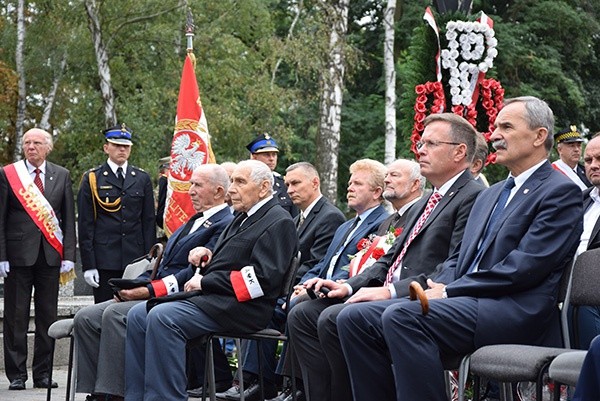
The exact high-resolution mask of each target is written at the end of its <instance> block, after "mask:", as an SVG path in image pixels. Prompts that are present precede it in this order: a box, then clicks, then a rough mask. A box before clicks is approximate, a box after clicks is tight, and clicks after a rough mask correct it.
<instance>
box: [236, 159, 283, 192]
mask: <svg viewBox="0 0 600 401" xmlns="http://www.w3.org/2000/svg"><path fill="white" fill-rule="evenodd" d="M237 168H249V169H250V179H251V180H252V181H253V182H254V183H255V184H256V185H260V184H261V183H262V182H263V181H269V185H270V186H271V187H272V186H273V182H274V179H273V172H272V171H271V169H270V168H269V166H267V165H266V164H265V163H263V162H260V161H258V160H243V161H241V162H239V163H238V165H237Z"/></svg>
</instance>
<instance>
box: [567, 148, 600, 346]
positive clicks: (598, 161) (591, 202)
mask: <svg viewBox="0 0 600 401" xmlns="http://www.w3.org/2000/svg"><path fill="white" fill-rule="evenodd" d="M583 161H584V164H585V173H586V175H587V177H588V179H589V181H590V182H591V183H592V185H593V186H592V187H591V188H589V189H587V190H585V191H583V210H584V214H583V232H582V233H581V237H580V239H579V240H580V242H579V247H578V248H577V255H579V254H581V253H583V252H585V251H587V250H588V249H595V248H598V247H600V192H599V190H600V136H595V137H594V138H592V139H591V140H590V141H589V142H588V144H587V146H586V147H585V154H584V157H583ZM569 321H570V322H572V319H569ZM577 325H578V329H579V335H578V338H577V340H576V341H573V339H574V337H573V336H574V332H571V333H570V334H571V339H572V342H571V344H572V345H576V346H577V348H580V349H588V347H589V346H590V342H591V341H592V339H593V338H594V337H596V336H597V335H599V334H600V308H598V307H597V306H581V307H580V308H579V312H578V314H577Z"/></svg>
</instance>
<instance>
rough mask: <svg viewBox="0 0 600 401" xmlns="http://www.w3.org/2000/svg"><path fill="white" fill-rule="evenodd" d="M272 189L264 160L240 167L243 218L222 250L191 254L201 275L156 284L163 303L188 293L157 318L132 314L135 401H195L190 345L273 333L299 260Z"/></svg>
mask: <svg viewBox="0 0 600 401" xmlns="http://www.w3.org/2000/svg"><path fill="white" fill-rule="evenodd" d="M272 187H273V174H272V173H271V170H270V169H269V167H268V166H266V165H265V164H264V163H262V162H259V161H256V160H245V161H242V162H240V163H239V164H238V165H237V167H236V169H235V170H234V172H233V174H232V176H231V185H230V187H229V195H230V198H231V201H232V204H233V207H234V208H235V210H236V212H238V214H237V216H236V218H235V219H234V220H233V222H232V223H231V224H230V225H229V226H228V227H227V228H226V229H225V231H224V232H223V234H221V236H220V237H219V240H218V241H217V244H216V245H215V247H214V249H213V250H211V249H209V248H206V247H199V248H195V249H194V250H192V251H191V252H190V256H189V261H190V263H192V264H193V265H194V266H198V268H197V269H196V271H195V273H194V271H193V270H192V269H187V270H184V271H183V272H181V273H180V274H179V275H177V277H175V276H168V277H165V278H163V279H162V280H155V281H153V282H152V283H151V287H152V291H151V293H152V295H154V296H155V297H160V296H164V295H167V294H173V293H177V292H180V289H182V290H183V291H181V294H176V295H177V297H176V298H175V299H172V298H167V299H166V300H167V301H168V300H171V302H160V303H157V304H156V306H154V307H152V308H151V309H150V311H147V306H148V305H146V304H147V303H140V304H137V305H135V306H134V307H133V308H131V310H130V311H129V313H128V315H127V322H128V323H127V340H126V354H125V383H126V388H125V396H126V398H127V400H129V401H137V400H150V399H153V400H173V401H177V400H181V401H184V400H187V399H188V395H187V392H186V382H187V380H186V374H185V357H184V356H185V350H186V344H187V340H190V339H192V338H195V337H199V336H202V335H205V334H208V333H213V332H217V331H233V332H246V333H247V332H252V331H256V330H260V329H262V328H264V327H266V326H267V324H268V323H269V320H270V319H271V316H272V315H273V308H274V307H275V303H276V301H277V298H278V296H279V294H280V291H281V286H282V285H283V279H284V276H285V273H286V270H287V269H288V267H289V266H290V263H291V261H292V259H293V258H294V256H295V255H296V254H297V252H298V236H297V234H296V227H295V226H294V222H293V221H292V218H291V216H290V215H289V213H287V212H286V211H285V210H284V209H283V208H282V207H281V206H280V205H279V203H278V201H277V199H275V198H274V197H273V192H272ZM181 295H184V296H187V297H186V298H185V299H182V298H183V297H181ZM154 301H156V299H155V300H154Z"/></svg>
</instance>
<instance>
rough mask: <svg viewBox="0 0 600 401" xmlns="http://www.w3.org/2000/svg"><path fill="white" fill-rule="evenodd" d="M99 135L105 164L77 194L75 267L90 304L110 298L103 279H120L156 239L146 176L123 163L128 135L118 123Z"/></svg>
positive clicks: (90, 174)
mask: <svg viewBox="0 0 600 401" xmlns="http://www.w3.org/2000/svg"><path fill="white" fill-rule="evenodd" d="M103 134H104V136H105V138H106V143H105V144H104V153H106V154H107V155H108V160H107V161H106V163H104V164H102V165H101V166H98V167H96V168H93V169H91V170H88V171H87V172H86V173H85V174H84V175H83V177H82V179H81V184H80V187H79V193H78V194H77V206H78V212H79V216H78V235H79V248H80V251H81V264H82V269H83V274H84V278H85V281H86V283H88V284H89V285H90V286H92V287H94V289H93V291H94V302H96V303H100V302H103V301H106V300H109V299H112V297H113V295H112V290H111V288H110V286H109V284H108V280H109V279H111V278H114V277H121V275H122V274H123V270H124V269H125V266H127V265H128V264H129V263H130V262H131V261H132V260H134V259H136V258H138V257H140V256H142V255H145V254H146V253H148V251H149V250H150V248H151V247H152V245H153V244H154V241H155V240H156V229H155V224H156V223H155V213H154V194H153V190H152V182H151V180H150V176H149V175H148V174H147V173H146V172H145V171H144V170H142V169H140V168H138V167H135V166H132V165H129V164H128V163H127V159H128V158H129V155H130V153H131V146H132V142H131V132H130V130H129V129H128V128H127V127H126V126H125V124H122V125H121V126H115V127H112V128H109V129H107V130H105V131H104V132H103Z"/></svg>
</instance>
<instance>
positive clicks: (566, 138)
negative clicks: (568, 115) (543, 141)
mask: <svg viewBox="0 0 600 401" xmlns="http://www.w3.org/2000/svg"><path fill="white" fill-rule="evenodd" d="M554 142H555V143H556V144H557V145H558V144H559V143H571V142H583V135H581V133H580V132H579V131H577V126H575V125H571V126H570V127H569V128H567V129H565V130H562V131H560V132H558V133H556V134H554Z"/></svg>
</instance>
